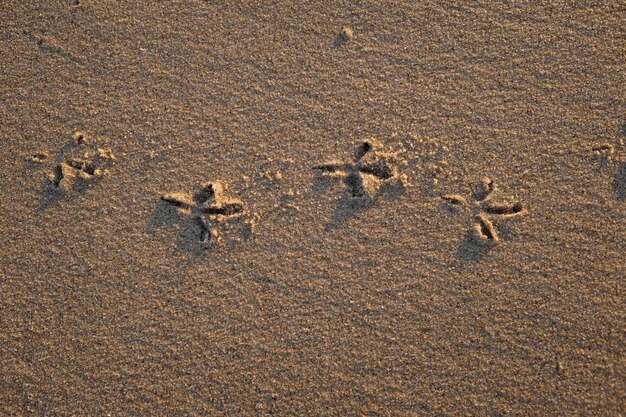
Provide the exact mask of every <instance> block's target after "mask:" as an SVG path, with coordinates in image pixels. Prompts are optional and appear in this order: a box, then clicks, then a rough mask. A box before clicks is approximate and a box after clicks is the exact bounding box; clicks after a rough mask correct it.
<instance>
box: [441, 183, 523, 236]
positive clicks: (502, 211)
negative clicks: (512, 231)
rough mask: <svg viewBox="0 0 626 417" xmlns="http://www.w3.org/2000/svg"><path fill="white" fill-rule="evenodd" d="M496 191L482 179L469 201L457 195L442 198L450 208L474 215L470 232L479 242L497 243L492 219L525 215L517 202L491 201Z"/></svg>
mask: <svg viewBox="0 0 626 417" xmlns="http://www.w3.org/2000/svg"><path fill="white" fill-rule="evenodd" d="M495 190H496V185H495V183H494V182H493V181H492V180H490V179H489V178H483V181H482V182H481V184H480V186H479V187H478V188H477V189H476V191H475V192H474V194H473V196H472V199H471V201H468V200H467V199H466V198H465V197H463V196H461V195H458V194H448V195H444V196H442V198H443V199H444V200H445V201H446V202H447V203H448V204H450V205H451V206H454V207H456V208H459V209H461V210H466V211H471V212H472V213H473V214H474V225H473V226H472V231H473V234H474V236H475V237H476V239H477V240H478V241H479V242H484V243H498V242H499V241H500V238H499V236H498V232H497V230H496V227H495V226H494V223H493V220H494V219H512V218H515V217H519V216H523V215H525V214H526V213H527V210H526V208H525V207H524V205H523V204H522V203H521V202H519V201H516V202H513V203H504V202H500V203H498V202H494V201H492V200H491V197H492V195H493V194H494V192H495Z"/></svg>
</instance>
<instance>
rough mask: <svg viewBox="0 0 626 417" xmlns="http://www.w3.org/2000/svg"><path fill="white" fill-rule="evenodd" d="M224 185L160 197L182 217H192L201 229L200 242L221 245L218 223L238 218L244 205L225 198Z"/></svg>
mask: <svg viewBox="0 0 626 417" xmlns="http://www.w3.org/2000/svg"><path fill="white" fill-rule="evenodd" d="M225 191H226V185H225V184H223V183H220V182H209V183H206V184H203V185H202V186H200V187H199V188H198V190H196V192H194V193H193V194H191V195H190V194H184V193H168V194H163V195H161V200H163V201H164V202H166V203H168V204H171V205H173V206H174V207H176V208H177V210H178V211H179V212H180V213H181V214H184V215H187V216H191V217H193V218H194V219H195V220H196V221H197V222H198V225H199V227H200V228H201V229H202V234H201V241H202V243H204V244H208V243H209V241H210V240H214V241H215V242H216V243H221V242H222V238H221V235H220V233H219V230H218V228H217V226H218V225H219V223H221V222H223V221H227V220H231V219H235V218H237V217H240V216H241V215H242V214H243V213H244V205H243V203H242V202H241V201H240V200H237V199H232V198H227V197H225V196H224V195H223V194H224V192H225Z"/></svg>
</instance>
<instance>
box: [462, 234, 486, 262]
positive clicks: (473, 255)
mask: <svg viewBox="0 0 626 417" xmlns="http://www.w3.org/2000/svg"><path fill="white" fill-rule="evenodd" d="M493 247H494V245H490V244H488V243H485V242H483V241H481V240H478V239H476V235H475V232H474V231H473V230H468V231H467V233H466V234H465V237H464V238H463V240H462V241H461V244H460V245H459V249H458V251H457V257H458V258H459V259H460V260H461V261H463V262H479V261H481V260H482V259H483V258H484V257H485V256H487V255H488V254H489V252H490V251H491V249H493Z"/></svg>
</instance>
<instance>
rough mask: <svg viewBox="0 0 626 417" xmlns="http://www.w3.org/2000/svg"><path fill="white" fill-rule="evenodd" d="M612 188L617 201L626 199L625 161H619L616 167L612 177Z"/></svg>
mask: <svg viewBox="0 0 626 417" xmlns="http://www.w3.org/2000/svg"><path fill="white" fill-rule="evenodd" d="M613 190H614V191H615V196H616V198H617V199H618V200H619V201H625V200H626V162H623V163H621V164H620V165H618V167H617V172H615V177H613Z"/></svg>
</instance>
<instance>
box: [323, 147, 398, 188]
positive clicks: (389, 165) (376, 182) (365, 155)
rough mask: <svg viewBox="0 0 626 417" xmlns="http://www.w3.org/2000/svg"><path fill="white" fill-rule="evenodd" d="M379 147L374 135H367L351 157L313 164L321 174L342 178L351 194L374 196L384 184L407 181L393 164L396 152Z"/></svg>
mask: <svg viewBox="0 0 626 417" xmlns="http://www.w3.org/2000/svg"><path fill="white" fill-rule="evenodd" d="M382 148H383V146H382V144H380V143H379V142H377V141H376V140H375V139H371V138H370V139H366V140H364V141H363V142H361V143H360V144H359V145H358V147H357V150H356V153H355V157H354V159H353V161H351V162H342V161H330V162H327V163H324V164H321V165H317V166H315V167H313V168H314V169H316V170H319V171H321V173H322V175H326V176H330V177H334V178H339V179H342V180H343V181H344V183H345V184H346V187H347V188H348V190H349V192H350V195H351V196H352V197H354V198H363V197H373V196H374V195H375V194H376V193H377V192H378V190H379V188H380V187H381V185H383V184H387V183H390V182H392V181H399V182H400V184H401V185H403V184H404V183H405V182H406V177H405V176H404V175H398V173H397V172H396V169H395V166H394V162H395V161H396V160H397V156H398V155H397V152H396V153H392V152H383V150H382Z"/></svg>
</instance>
